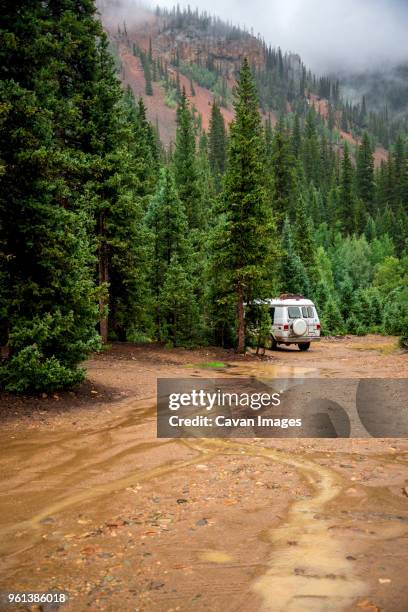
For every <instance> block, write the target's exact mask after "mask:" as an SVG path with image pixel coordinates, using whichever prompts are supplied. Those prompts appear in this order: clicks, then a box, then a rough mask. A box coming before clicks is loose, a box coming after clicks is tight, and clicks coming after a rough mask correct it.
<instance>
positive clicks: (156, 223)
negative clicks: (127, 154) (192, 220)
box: [146, 168, 192, 337]
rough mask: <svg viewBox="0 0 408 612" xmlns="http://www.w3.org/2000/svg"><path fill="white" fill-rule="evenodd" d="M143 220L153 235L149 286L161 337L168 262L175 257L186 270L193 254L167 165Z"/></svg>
mask: <svg viewBox="0 0 408 612" xmlns="http://www.w3.org/2000/svg"><path fill="white" fill-rule="evenodd" d="M146 224H147V227H148V228H149V229H150V231H151V233H152V236H153V239H152V247H153V248H152V251H153V255H152V258H153V263H152V271H151V288H152V293H153V297H154V301H155V311H156V317H155V319H156V325H157V329H158V333H159V337H162V333H163V329H164V328H166V329H167V327H166V326H167V323H168V320H167V318H166V317H165V316H164V315H163V313H162V312H161V308H160V305H161V299H162V296H161V291H162V288H163V286H164V283H165V280H166V276H167V272H168V269H169V266H170V262H171V261H172V258H173V257H176V258H177V265H181V266H183V267H184V268H185V269H186V270H187V268H188V266H189V264H191V256H192V255H191V248H190V244H189V239H188V222H187V217H186V214H185V212H184V206H183V204H182V202H181V201H180V198H179V196H178V194H177V189H176V186H175V182H174V178H173V176H172V174H171V171H170V169H169V168H163V169H162V170H161V172H160V179H159V183H158V187H157V191H156V193H155V195H154V197H153V198H152V200H151V202H150V205H149V208H148V211H147V214H146ZM175 261H176V260H175ZM172 282H173V281H172ZM166 333H167V332H166Z"/></svg>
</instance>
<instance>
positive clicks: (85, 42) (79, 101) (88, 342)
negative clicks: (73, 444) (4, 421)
mask: <svg viewBox="0 0 408 612" xmlns="http://www.w3.org/2000/svg"><path fill="white" fill-rule="evenodd" d="M80 4H81V9H82V10H81V12H80V13H79V14H78V15H77V14H72V15H70V18H69V19H67V18H66V15H65V13H64V9H65V8H67V3H62V6H61V11H56V12H55V14H54V13H53V12H52V11H50V10H49V9H48V8H46V7H45V6H43V4H42V3H31V4H30V5H26V6H21V5H12V4H11V3H9V4H8V5H7V8H6V9H5V10H4V11H3V14H2V27H3V30H4V31H5V32H6V33H7V35H6V36H5V37H4V42H5V44H4V45H3V46H2V49H1V51H0V65H1V66H2V67H7V78H6V80H3V81H1V85H0V88H1V98H2V102H3V113H4V115H3V121H2V123H1V126H0V130H1V132H0V134H1V139H0V159H1V160H2V163H3V166H4V168H3V172H2V175H1V176H0V183H1V190H0V192H1V195H0V252H2V253H3V256H1V255H0V279H3V282H2V283H1V284H0V289H1V291H2V295H1V297H0V302H1V315H2V334H3V338H2V339H1V340H0V342H1V343H2V344H5V345H6V346H7V349H8V351H7V352H8V357H7V358H6V359H5V360H4V361H3V362H2V364H1V366H0V387H3V388H6V389H8V390H13V391H19V392H24V391H31V390H54V389H58V388H63V387H68V388H69V387H72V386H74V385H76V384H78V383H79V382H80V381H81V380H82V379H83V376H84V374H83V371H82V370H79V369H78V364H79V363H80V362H81V361H83V360H84V359H85V358H86V357H87V355H88V354H89V352H90V351H91V350H93V349H95V348H97V346H98V344H99V340H98V336H97V333H96V331H95V323H96V321H97V319H98V305H97V291H96V289H95V286H94V283H93V278H92V265H93V263H94V259H93V253H92V245H91V242H90V239H89V236H88V228H89V226H90V215H89V211H88V210H87V209H86V208H85V207H84V206H83V199H84V196H85V193H84V190H83V186H82V180H83V178H84V177H83V172H84V171H85V172H86V171H87V170H88V169H89V167H90V160H89V158H88V157H87V156H86V155H83V153H82V151H81V150H80V149H79V146H78V140H79V137H80V135H81V134H85V135H86V133H87V123H86V121H85V120H84V119H86V118H85V117H84V115H83V114H82V112H83V111H82V109H83V106H86V104H87V92H88V91H89V89H88V88H89V86H90V85H92V77H91V83H89V82H86V77H85V73H81V72H79V73H78V70H75V68H74V67H75V66H76V59H77V56H78V55H80V54H82V53H84V51H85V50H86V51H87V52H88V53H89V58H90V59H89V60H88V61H89V63H91V64H92V63H93V62H94V61H95V56H96V53H97V46H96V45H97V43H96V37H97V36H100V37H103V35H102V32H101V29H100V26H99V24H98V23H97V22H96V20H95V19H94V7H93V3H88V2H81V3H80ZM72 31H75V32H76V33H77V34H78V36H79V40H80V43H81V44H80V45H78V46H77V47H76V48H72V47H71V48H70V47H69V46H68V47H67V46H66V39H70V37H71V35H72ZM79 46H80V49H79V48H78V47H79ZM3 72H4V71H3ZM86 74H88V73H86ZM91 74H92V73H91ZM88 95H89V94H88ZM89 97H92V95H91V96H89ZM88 100H89V98H88ZM78 118H79V119H80V121H78Z"/></svg>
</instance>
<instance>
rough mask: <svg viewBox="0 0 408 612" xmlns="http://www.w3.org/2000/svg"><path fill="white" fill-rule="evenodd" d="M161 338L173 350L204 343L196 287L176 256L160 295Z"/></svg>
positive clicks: (173, 258)
mask: <svg viewBox="0 0 408 612" xmlns="http://www.w3.org/2000/svg"><path fill="white" fill-rule="evenodd" d="M158 304H159V308H160V317H161V324H160V338H161V339H162V340H164V341H166V342H170V343H171V344H172V345H173V346H194V345H196V344H198V343H199V342H200V340H201V339H202V329H201V321H200V315H199V310H198V306H197V302H196V297H195V294H194V287H193V284H192V282H191V280H190V279H189V276H188V273H187V272H186V270H185V268H184V267H183V266H182V265H181V264H180V263H179V261H178V257H177V255H176V254H174V255H173V256H172V258H171V261H170V264H169V266H168V268H167V271H166V275H165V278H164V283H163V286H162V288H161V290H160V294H159V302H158Z"/></svg>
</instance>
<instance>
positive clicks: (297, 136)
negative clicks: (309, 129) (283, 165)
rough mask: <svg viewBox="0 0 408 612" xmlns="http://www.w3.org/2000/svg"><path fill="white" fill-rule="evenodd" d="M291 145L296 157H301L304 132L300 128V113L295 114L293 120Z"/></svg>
mask: <svg viewBox="0 0 408 612" xmlns="http://www.w3.org/2000/svg"><path fill="white" fill-rule="evenodd" d="M291 145H292V155H293V156H294V158H295V159H299V158H300V153H301V150H302V133H301V130H300V119H299V115H298V113H296V114H295V119H294V121H293V129H292V137H291Z"/></svg>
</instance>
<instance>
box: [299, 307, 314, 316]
mask: <svg viewBox="0 0 408 612" xmlns="http://www.w3.org/2000/svg"><path fill="white" fill-rule="evenodd" d="M302 313H303V317H304V318H305V319H313V317H314V312H313V308H312V306H302Z"/></svg>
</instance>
